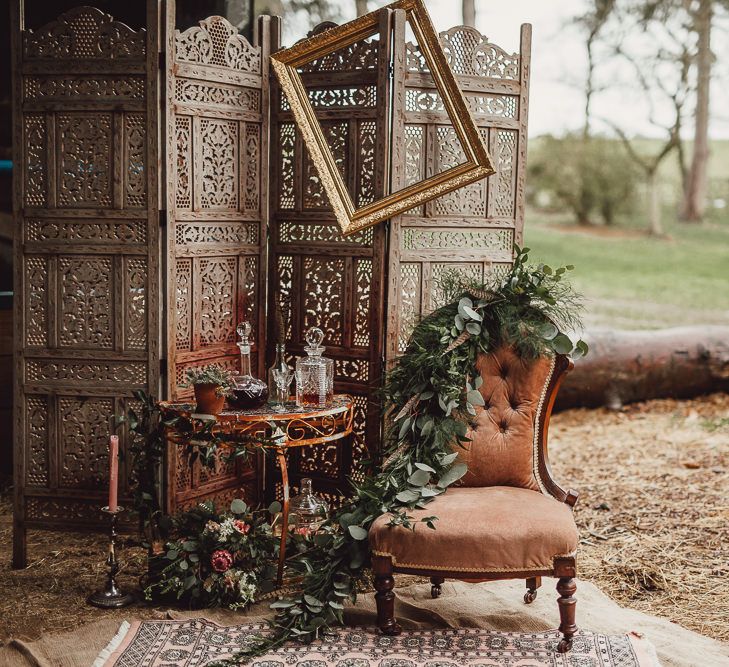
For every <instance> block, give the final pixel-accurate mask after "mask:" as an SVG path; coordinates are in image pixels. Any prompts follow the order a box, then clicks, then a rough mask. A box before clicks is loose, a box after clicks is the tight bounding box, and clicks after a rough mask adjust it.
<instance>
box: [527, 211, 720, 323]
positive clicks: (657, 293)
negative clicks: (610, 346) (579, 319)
mask: <svg viewBox="0 0 729 667" xmlns="http://www.w3.org/2000/svg"><path fill="white" fill-rule="evenodd" d="M664 223H665V227H666V232H667V233H668V234H669V235H670V239H657V238H651V237H649V236H646V235H644V234H643V230H644V229H646V225H645V224H644V222H643V221H642V220H640V219H635V220H633V221H631V222H630V223H623V224H621V225H620V226H618V227H617V228H616V229H615V231H614V232H613V230H612V229H610V230H604V228H597V229H595V230H593V231H590V230H589V228H588V229H587V230H583V228H580V227H578V226H577V225H575V224H574V222H573V221H572V220H571V219H570V216H569V215H568V214H564V215H546V214H544V213H540V212H538V211H534V210H527V215H526V221H525V245H527V246H529V247H530V248H531V249H532V253H531V259H533V260H538V261H542V262H545V263H547V264H550V265H551V266H560V265H564V264H574V265H575V270H574V271H573V272H572V273H571V274H570V275H571V280H572V283H573V285H574V286H575V287H576V288H577V290H578V291H580V292H581V293H582V294H583V295H584V296H585V316H584V321H585V324H586V325H587V326H588V327H593V328H594V327H598V326H600V327H611V328H619V329H653V328H661V327H668V326H681V325H690V324H729V209H723V210H721V211H719V210H715V211H714V212H713V213H712V215H711V217H710V219H709V220H707V221H706V222H704V223H703V224H700V225H692V224H686V223H680V222H677V221H676V220H675V211H666V213H665V215H664Z"/></svg>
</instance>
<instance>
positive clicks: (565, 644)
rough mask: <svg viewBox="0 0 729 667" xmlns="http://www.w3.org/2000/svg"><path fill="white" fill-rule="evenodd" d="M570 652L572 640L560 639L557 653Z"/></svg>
mask: <svg viewBox="0 0 729 667" xmlns="http://www.w3.org/2000/svg"><path fill="white" fill-rule="evenodd" d="M571 650H572V640H571V639H562V640H561V641H560V642H559V644H558V645H557V651H559V652H560V653H568V652H569V651H571Z"/></svg>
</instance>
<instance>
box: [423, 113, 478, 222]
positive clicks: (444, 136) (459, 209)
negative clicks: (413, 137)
mask: <svg viewBox="0 0 729 667" xmlns="http://www.w3.org/2000/svg"><path fill="white" fill-rule="evenodd" d="M436 137H437V138H436V146H437V163H438V166H439V171H445V170H446V169H450V168H451V167H456V166H458V165H459V164H462V163H463V161H464V160H465V154H464V152H463V148H462V146H461V142H460V141H459V140H458V136H457V135H456V132H455V130H454V129H453V128H452V127H443V126H439V127H438V128H437V134H436ZM484 183H485V181H478V182H476V183H471V184H470V185H466V186H464V187H462V188H459V189H458V190H454V191H453V192H449V193H447V194H445V195H443V196H442V197H438V199H436V200H435V212H436V214H437V215H473V216H483V215H484V214H485V212H486V196H485V187H484Z"/></svg>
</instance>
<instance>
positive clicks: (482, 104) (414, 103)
mask: <svg viewBox="0 0 729 667" xmlns="http://www.w3.org/2000/svg"><path fill="white" fill-rule="evenodd" d="M464 97H465V98H466V103H467V104H468V107H469V109H470V110H471V112H472V113H474V114H486V115H488V116H496V117H499V118H516V117H517V104H518V102H517V98H516V97H515V96H514V95H479V94H475V93H465V94H464ZM405 111H412V112H439V113H440V112H445V107H444V106H443V98H442V97H441V96H440V95H439V94H438V92H437V91H435V90H424V89H421V88H408V89H407V90H406V91H405Z"/></svg>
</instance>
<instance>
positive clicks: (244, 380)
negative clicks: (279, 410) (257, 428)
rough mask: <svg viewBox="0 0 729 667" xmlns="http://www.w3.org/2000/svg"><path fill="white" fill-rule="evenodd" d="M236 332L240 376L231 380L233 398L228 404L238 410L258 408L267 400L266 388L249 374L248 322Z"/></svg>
mask: <svg viewBox="0 0 729 667" xmlns="http://www.w3.org/2000/svg"><path fill="white" fill-rule="evenodd" d="M236 332H237V333H238V335H239V336H240V340H239V341H238V348H239V349H240V374H239V375H236V376H235V377H234V378H233V396H232V397H231V399H230V402H231V403H232V405H233V406H234V407H236V408H238V409H239V410H250V409H252V408H260V407H261V406H262V405H263V404H264V403H265V402H266V399H267V398H268V387H267V386H266V383H265V382H263V381H262V380H259V379H258V378H256V377H253V375H252V374H251V343H250V335H251V325H250V322H241V323H240V324H239V325H238V326H237V327H236Z"/></svg>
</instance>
